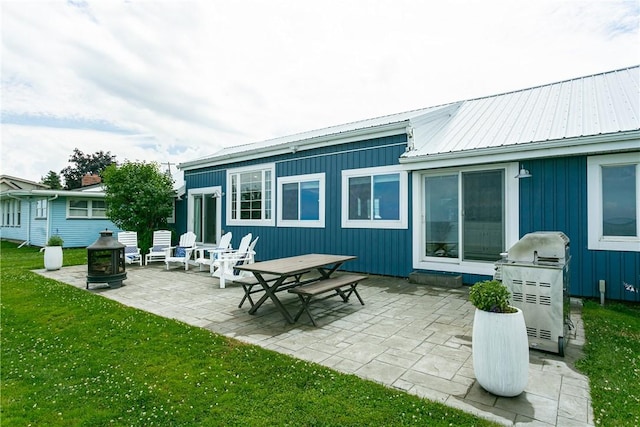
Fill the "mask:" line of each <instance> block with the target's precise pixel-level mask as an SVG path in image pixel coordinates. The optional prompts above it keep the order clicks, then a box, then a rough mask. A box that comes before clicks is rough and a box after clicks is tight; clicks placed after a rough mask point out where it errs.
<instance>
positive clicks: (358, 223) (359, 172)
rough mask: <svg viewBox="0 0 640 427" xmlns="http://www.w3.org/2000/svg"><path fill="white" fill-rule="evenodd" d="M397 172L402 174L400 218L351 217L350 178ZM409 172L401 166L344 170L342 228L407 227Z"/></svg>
mask: <svg viewBox="0 0 640 427" xmlns="http://www.w3.org/2000/svg"><path fill="white" fill-rule="evenodd" d="M394 173H397V174H399V175H400V195H399V196H400V200H399V203H400V219H397V220H376V219H368V220H363V219H357V220H354V219H349V178H353V177H363V176H371V177H373V176H375V175H388V174H394ZM408 176H409V174H408V172H407V171H406V170H405V169H403V168H402V167H399V166H395V165H394V166H381V167H377V168H362V169H346V170H343V171H342V205H341V209H342V228H384V229H406V228H407V227H408V226H409V185H408V182H409V178H408Z"/></svg>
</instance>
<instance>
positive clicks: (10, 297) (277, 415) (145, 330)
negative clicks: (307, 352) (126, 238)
mask: <svg viewBox="0 0 640 427" xmlns="http://www.w3.org/2000/svg"><path fill="white" fill-rule="evenodd" d="M84 252H86V251H84ZM84 252H82V251H81V250H75V251H74V250H65V263H66V265H69V262H80V263H81V262H83V260H85V259H86V256H84V255H83V254H84ZM1 260H2V261H1V263H2V265H1V267H2V271H1V279H2V288H1V291H2V294H1V298H2V299H1V302H2V304H1V308H2V313H1V316H2V317H1V321H2V337H1V338H2V350H1V351H2V354H1V356H2V365H1V378H2V385H1V396H2V425H3V427H4V426H14V425H19V426H24V425H48V426H55V425H108V424H112V425H145V426H149V425H174V426H175V425H256V426H257V425H278V426H280V425H349V426H356V425H363V426H364V425H367V426H369V425H433V426H449V425H456V426H458V425H465V426H470V425H492V424H491V423H489V422H487V421H484V420H481V419H478V418H476V417H473V416H472V415H469V414H466V413H463V412H461V411H458V410H456V409H452V408H450V407H447V406H444V405H441V404H438V403H433V402H430V401H427V400H424V399H420V398H418V397H416V396H412V395H409V394H407V393H404V392H401V391H397V390H392V389H389V388H386V387H383V386H381V385H379V384H375V383H373V382H370V381H366V380H362V379H359V378H358V377H356V376H354V375H346V374H341V373H338V372H336V371H334V370H331V369H328V368H325V367H322V366H320V365H317V364H314V363H308V362H304V361H301V360H298V359H295V358H292V357H289V356H286V355H282V354H279V353H276V352H273V351H269V350H265V349H262V348H260V347H257V346H254V345H248V344H243V343H241V342H239V341H236V340H233V339H229V338H226V337H223V336H220V335H216V334H213V333H211V332H209V331H206V330H204V329H200V328H197V327H192V326H189V325H186V324H184V323H181V322H178V321H174V320H170V319H166V318H162V317H159V316H156V315H153V314H149V313H146V312H144V311H140V310H137V309H133V308H128V307H126V306H123V305H121V304H119V303H117V302H114V301H112V300H109V299H107V298H103V297H101V296H99V295H95V294H92V293H90V292H87V291H84V290H81V289H77V288H74V287H72V286H69V285H65V284H62V283H60V282H56V281H54V280H50V279H46V278H43V277H41V276H39V275H37V274H35V273H32V272H30V271H28V270H29V269H36V268H42V255H40V254H38V252H37V248H21V249H17V248H16V247H15V245H12V244H7V243H6V242H2V257H1ZM85 262H86V261H85Z"/></svg>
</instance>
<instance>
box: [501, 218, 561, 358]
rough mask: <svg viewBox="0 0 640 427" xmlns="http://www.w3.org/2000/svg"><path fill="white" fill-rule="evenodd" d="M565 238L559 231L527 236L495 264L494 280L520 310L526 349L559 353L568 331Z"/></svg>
mask: <svg viewBox="0 0 640 427" xmlns="http://www.w3.org/2000/svg"><path fill="white" fill-rule="evenodd" d="M570 259H571V257H570V254H569V238H568V237H567V236H566V235H565V234H564V233H562V232H559V231H547V232H543V231H540V232H535V233H529V234H526V235H525V236H523V237H522V239H520V240H519V241H518V242H516V243H515V244H514V245H513V246H512V247H511V248H510V249H509V251H508V252H507V253H506V254H503V258H502V260H500V261H498V263H496V276H495V278H496V279H499V280H502V283H504V285H505V286H506V287H507V288H508V289H509V291H511V295H512V301H511V303H512V305H513V306H514V307H518V308H519V309H521V310H522V312H523V314H524V320H525V323H526V325H527V335H528V338H529V347H530V348H534V349H538V350H545V351H550V352H556V353H559V354H560V356H564V349H565V346H566V345H567V341H568V339H569V335H568V332H569V330H570V329H571V327H572V323H571V319H570V317H569V313H570V307H569V285H570V278H569V263H570Z"/></svg>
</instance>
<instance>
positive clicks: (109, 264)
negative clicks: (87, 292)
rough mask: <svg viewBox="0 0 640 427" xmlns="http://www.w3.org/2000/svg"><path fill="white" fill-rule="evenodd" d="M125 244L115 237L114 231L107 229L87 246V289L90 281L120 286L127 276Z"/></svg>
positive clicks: (111, 286)
mask: <svg viewBox="0 0 640 427" xmlns="http://www.w3.org/2000/svg"><path fill="white" fill-rule="evenodd" d="M124 248H125V245H123V244H122V243H120V242H118V241H117V240H116V239H114V238H113V232H111V231H109V230H107V229H105V230H104V231H101V232H100V237H99V238H98V240H96V241H95V242H93V243H92V244H91V245H90V246H87V289H89V283H106V284H108V285H109V287H110V288H119V287H120V286H122V281H123V280H125V279H126V278H127V272H126V271H125V259H124Z"/></svg>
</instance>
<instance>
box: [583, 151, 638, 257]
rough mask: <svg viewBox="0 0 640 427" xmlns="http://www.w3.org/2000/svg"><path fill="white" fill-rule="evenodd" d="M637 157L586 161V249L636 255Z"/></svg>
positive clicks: (607, 157) (609, 157)
mask: <svg viewBox="0 0 640 427" xmlns="http://www.w3.org/2000/svg"><path fill="white" fill-rule="evenodd" d="M638 158H640V153H636V154H635V155H629V154H614V155H606V156H593V157H589V158H588V160H587V190H588V191H587V193H588V196H587V197H588V206H589V209H588V214H587V215H588V218H587V221H588V224H589V239H588V240H589V245H588V246H589V249H594V250H619V251H635V252H640V232H639V230H638V216H639V215H638V213H639V212H640V161H638V160H636V159H638Z"/></svg>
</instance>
